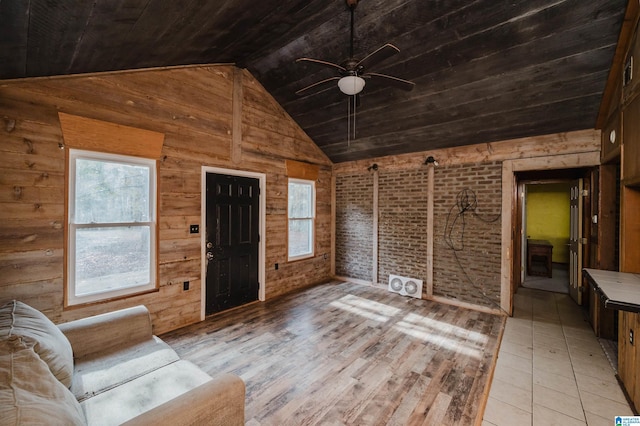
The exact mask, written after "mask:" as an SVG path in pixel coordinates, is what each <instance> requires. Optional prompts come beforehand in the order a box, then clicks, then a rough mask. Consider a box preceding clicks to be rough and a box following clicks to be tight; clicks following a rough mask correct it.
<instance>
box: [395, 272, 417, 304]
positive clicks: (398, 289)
mask: <svg viewBox="0 0 640 426" xmlns="http://www.w3.org/2000/svg"><path fill="white" fill-rule="evenodd" d="M389 291H390V292H392V293H398V294H401V295H403V296H411V297H415V298H416V299H422V280H418V279H415V278H407V277H401V276H398V275H389Z"/></svg>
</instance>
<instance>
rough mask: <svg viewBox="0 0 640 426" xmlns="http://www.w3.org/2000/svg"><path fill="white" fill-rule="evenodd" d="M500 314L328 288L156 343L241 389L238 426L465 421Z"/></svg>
mask: <svg viewBox="0 0 640 426" xmlns="http://www.w3.org/2000/svg"><path fill="white" fill-rule="evenodd" d="M503 326H504V317H501V316H496V315H492V314H488V313H482V312H476V311H471V310H468V309H464V308H459V307H455V306H449V305H444V304H439V303H435V302H430V301H426V300H417V299H410V298H405V297H403V296H399V295H397V294H393V293H389V292H387V291H385V290H382V289H379V288H373V287H367V286H362V285H357V284H352V283H338V282H335V283H329V284H324V285H320V286H315V287H312V288H308V289H306V290H303V291H300V292H296V293H294V294H290V295H288V296H285V297H282V298H279V299H277V300H274V301H269V302H265V303H258V304H253V305H249V306H246V307H242V308H239V309H237V310H234V311H232V312H228V313H223V314H219V315H217V316H214V317H211V318H208V319H207V320H205V321H203V322H201V323H198V324H195V325H192V326H188V327H185V328H182V329H179V330H176V331H173V332H171V333H168V334H165V335H163V336H162V338H163V339H164V340H165V341H166V342H167V343H169V344H170V345H171V346H172V347H173V348H174V349H175V350H176V351H177V352H178V354H180V356H181V357H182V358H184V359H187V360H190V361H191V362H193V363H195V364H196V365H198V366H200V367H201V368H202V369H204V370H205V371H207V372H208V373H209V374H211V375H215V374H216V373H220V372H233V373H235V374H237V375H239V376H240V377H242V379H243V380H244V382H245V383H246V386H247V395H246V401H245V416H246V417H245V418H246V422H247V424H248V425H286V424H291V425H313V424H336V425H338V424H349V425H383V424H397V425H405V424H425V425H438V424H457V425H471V424H474V423H475V421H476V417H477V416H478V413H479V412H480V414H481V411H482V407H480V405H481V404H482V403H483V401H484V397H483V392H484V391H485V386H486V384H487V380H488V379H489V372H490V369H491V366H492V362H493V358H494V356H495V352H496V348H497V345H498V336H499V334H500V331H501V329H502V327H503Z"/></svg>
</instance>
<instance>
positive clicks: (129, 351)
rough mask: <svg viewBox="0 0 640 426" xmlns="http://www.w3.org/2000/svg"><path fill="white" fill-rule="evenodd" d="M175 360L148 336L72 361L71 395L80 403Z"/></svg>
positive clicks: (176, 356)
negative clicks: (134, 342) (73, 369)
mask: <svg viewBox="0 0 640 426" xmlns="http://www.w3.org/2000/svg"><path fill="white" fill-rule="evenodd" d="M179 359H180V357H178V354H176V352H175V351H174V350H173V349H171V347H170V346H169V345H167V344H166V343H165V342H163V341H162V340H160V339H159V338H157V337H155V336H150V338H149V339H148V340H146V341H144V342H140V343H137V344H132V345H130V346H126V347H121V348H119V349H112V350H110V351H108V352H103V353H99V354H98V353H96V354H92V355H90V356H85V357H83V358H80V359H76V365H75V371H74V374H73V384H72V385H71V392H73V394H74V395H75V396H76V398H77V399H78V401H83V400H85V399H87V398H91V397H92V396H94V395H96V394H99V393H101V392H104V391H107V390H109V389H112V388H114V387H116V386H118V385H120V384H122V383H125V382H128V381H130V380H133V379H135V378H136V377H139V376H142V375H144V374H147V373H149V372H150V371H154V370H157V369H158V368H161V367H164V366H165V365H167V364H170V363H172V362H175V361H177V360H179Z"/></svg>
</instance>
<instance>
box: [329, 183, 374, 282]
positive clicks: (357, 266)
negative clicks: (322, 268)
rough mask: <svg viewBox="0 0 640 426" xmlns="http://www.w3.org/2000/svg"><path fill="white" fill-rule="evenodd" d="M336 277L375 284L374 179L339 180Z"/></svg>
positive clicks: (337, 184)
mask: <svg viewBox="0 0 640 426" xmlns="http://www.w3.org/2000/svg"><path fill="white" fill-rule="evenodd" d="M335 256H336V275H338V276H344V277H349V278H357V279H361V280H365V281H371V277H372V268H373V261H372V257H373V176H372V174H369V173H366V174H352V175H343V176H337V177H336V252H335Z"/></svg>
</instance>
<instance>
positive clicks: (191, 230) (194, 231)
mask: <svg viewBox="0 0 640 426" xmlns="http://www.w3.org/2000/svg"><path fill="white" fill-rule="evenodd" d="M199 232H200V225H189V233H190V234H197V233H199Z"/></svg>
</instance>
